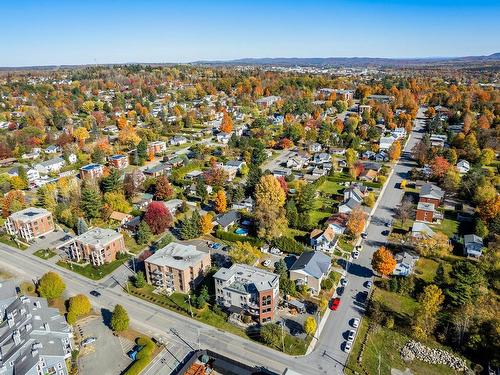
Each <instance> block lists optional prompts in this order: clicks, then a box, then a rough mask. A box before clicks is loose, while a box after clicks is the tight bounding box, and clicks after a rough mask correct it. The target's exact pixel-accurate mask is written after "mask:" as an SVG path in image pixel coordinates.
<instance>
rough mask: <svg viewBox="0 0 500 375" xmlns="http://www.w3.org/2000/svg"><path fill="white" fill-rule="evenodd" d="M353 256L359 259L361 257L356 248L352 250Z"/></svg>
mask: <svg viewBox="0 0 500 375" xmlns="http://www.w3.org/2000/svg"><path fill="white" fill-rule="evenodd" d="M352 257H353V259H358V258H359V251H357V250H354V251H353V252H352Z"/></svg>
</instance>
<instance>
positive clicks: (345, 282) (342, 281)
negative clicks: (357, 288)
mask: <svg viewBox="0 0 500 375" xmlns="http://www.w3.org/2000/svg"><path fill="white" fill-rule="evenodd" d="M347 283H348V281H347V279H345V278H342V279H340V285H342V286H344V287H345V286H347Z"/></svg>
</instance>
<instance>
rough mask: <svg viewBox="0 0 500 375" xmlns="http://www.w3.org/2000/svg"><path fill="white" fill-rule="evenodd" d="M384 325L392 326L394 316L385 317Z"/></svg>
mask: <svg viewBox="0 0 500 375" xmlns="http://www.w3.org/2000/svg"><path fill="white" fill-rule="evenodd" d="M385 326H386V327H387V328H389V329H392V328H394V318H393V317H392V316H388V317H386V318H385Z"/></svg>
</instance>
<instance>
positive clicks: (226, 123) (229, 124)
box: [220, 111, 233, 133]
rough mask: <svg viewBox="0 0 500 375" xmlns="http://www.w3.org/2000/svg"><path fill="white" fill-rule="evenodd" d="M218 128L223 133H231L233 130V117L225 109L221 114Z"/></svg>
mask: <svg viewBox="0 0 500 375" xmlns="http://www.w3.org/2000/svg"><path fill="white" fill-rule="evenodd" d="M220 130H221V131H222V132H224V133H231V132H232V131H233V119H232V118H231V116H229V114H228V113H227V112H226V111H224V114H223V116H222V123H221V125H220Z"/></svg>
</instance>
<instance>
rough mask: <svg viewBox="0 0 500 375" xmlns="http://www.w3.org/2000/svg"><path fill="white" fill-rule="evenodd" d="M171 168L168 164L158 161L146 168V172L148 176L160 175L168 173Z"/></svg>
mask: <svg viewBox="0 0 500 375" xmlns="http://www.w3.org/2000/svg"><path fill="white" fill-rule="evenodd" d="M170 169H171V167H170V166H169V165H168V164H164V163H158V164H156V165H152V166H150V167H148V168H146V169H145V170H144V174H145V175H146V176H151V177H158V176H162V175H165V174H167V172H168V171H169V170H170Z"/></svg>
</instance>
